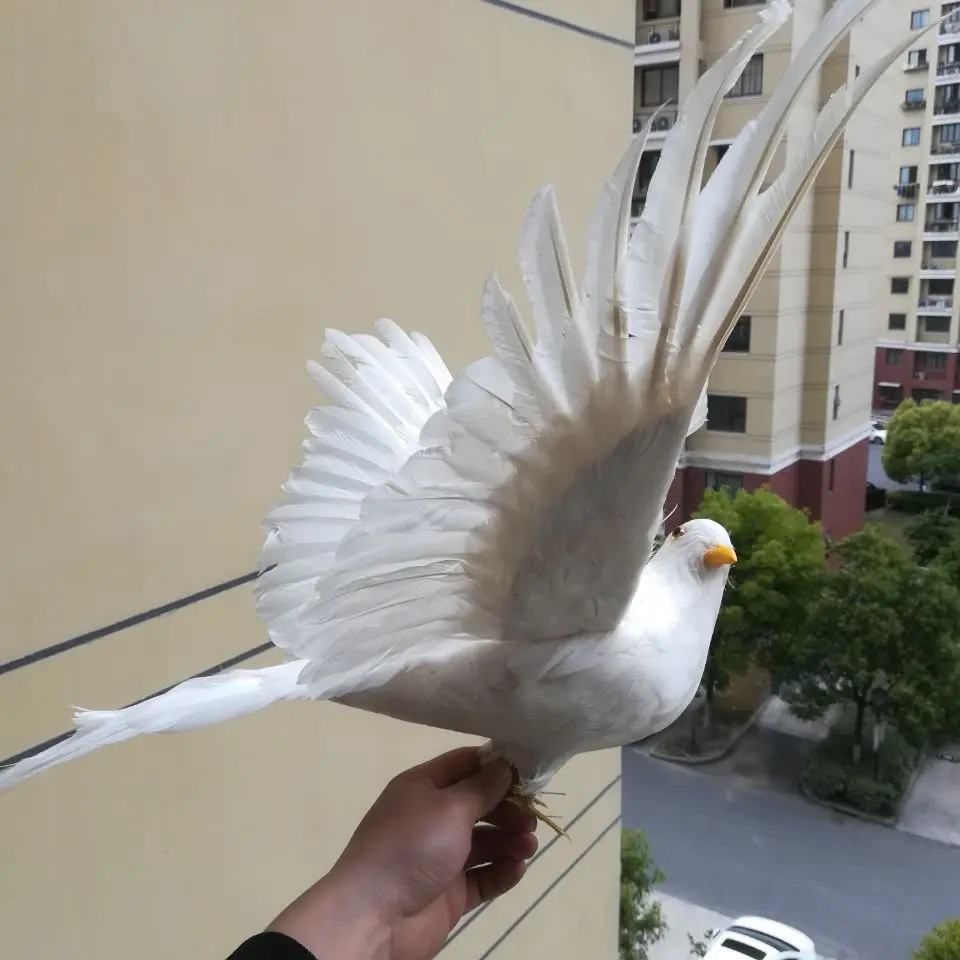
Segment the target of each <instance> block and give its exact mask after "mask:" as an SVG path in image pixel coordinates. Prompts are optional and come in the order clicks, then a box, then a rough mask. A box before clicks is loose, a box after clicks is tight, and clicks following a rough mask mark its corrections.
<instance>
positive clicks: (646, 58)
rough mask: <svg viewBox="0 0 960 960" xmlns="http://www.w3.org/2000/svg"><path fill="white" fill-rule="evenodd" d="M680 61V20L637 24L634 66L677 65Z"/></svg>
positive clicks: (669, 19) (667, 18) (670, 18)
mask: <svg viewBox="0 0 960 960" xmlns="http://www.w3.org/2000/svg"><path fill="white" fill-rule="evenodd" d="M679 59H680V18H679V17H666V18H664V19H662V20H657V21H655V22H653V23H650V22H649V21H648V22H644V23H638V24H637V34H636V46H635V47H634V48H633V65H634V66H635V67H646V66H650V65H652V64H655V63H676V62H677V61H679Z"/></svg>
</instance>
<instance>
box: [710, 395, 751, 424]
mask: <svg viewBox="0 0 960 960" xmlns="http://www.w3.org/2000/svg"><path fill="white" fill-rule="evenodd" d="M707 429H708V430H722V431H723V432H725V433H746V432H747V398H746V397H729V396H724V395H722V394H718V393H708V394H707Z"/></svg>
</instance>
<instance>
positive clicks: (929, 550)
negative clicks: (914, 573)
mask: <svg viewBox="0 0 960 960" xmlns="http://www.w3.org/2000/svg"><path fill="white" fill-rule="evenodd" d="M958 536H960V520H956V519H954V518H953V517H951V516H950V515H949V514H948V513H947V511H946V510H926V511H925V512H924V513H922V514H920V516H919V517H918V518H917V519H916V520H915V521H914V522H913V523H912V524H910V526H909V527H908V528H907V539H908V540H909V541H910V546H911V547H912V548H913V555H914V557H915V558H916V561H917V563H919V564H921V565H923V566H927V565H928V564H931V563H933V562H934V561H936V560H937V559H938V558H939V556H940V554H941V553H942V552H943V551H944V549H945V548H946V547H947V545H948V544H950V543H951V541H953V540H956V539H957V538H958Z"/></svg>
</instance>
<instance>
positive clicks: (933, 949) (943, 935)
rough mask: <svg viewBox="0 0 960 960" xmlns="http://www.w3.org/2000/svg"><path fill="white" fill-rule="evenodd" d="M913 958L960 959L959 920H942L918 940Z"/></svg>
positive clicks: (930, 959)
mask: <svg viewBox="0 0 960 960" xmlns="http://www.w3.org/2000/svg"><path fill="white" fill-rule="evenodd" d="M913 957H914V960H960V920H944V921H943V923H941V924H939V925H938V926H936V927H934V928H933V929H932V930H931V931H930V932H929V933H928V934H927V935H926V936H925V937H924V938H923V940H921V941H920V949H919V950H917V951H916V952H915V953H914V955H913Z"/></svg>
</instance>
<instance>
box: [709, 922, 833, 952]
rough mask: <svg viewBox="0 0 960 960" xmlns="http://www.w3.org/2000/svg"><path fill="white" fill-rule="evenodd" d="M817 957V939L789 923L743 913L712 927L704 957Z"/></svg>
mask: <svg viewBox="0 0 960 960" xmlns="http://www.w3.org/2000/svg"><path fill="white" fill-rule="evenodd" d="M744 958H746V960H817V950H816V948H815V947H814V945H813V941H812V940H811V939H810V938H809V937H808V936H807V935H806V934H805V933H801V932H800V931H799V930H796V929H794V928H793V927H788V926H787V925H786V924H785V923H778V922H777V921H776V920H767V919H766V918H765V917H740V918H739V919H738V920H734V921H733V923H731V924H730V925H729V926H727V927H723V928H722V929H720V930H711V931H710V934H709V940H708V941H707V952H706V953H705V954H704V960H744Z"/></svg>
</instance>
